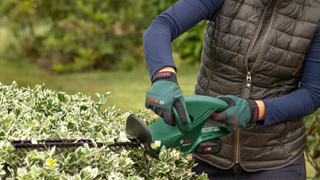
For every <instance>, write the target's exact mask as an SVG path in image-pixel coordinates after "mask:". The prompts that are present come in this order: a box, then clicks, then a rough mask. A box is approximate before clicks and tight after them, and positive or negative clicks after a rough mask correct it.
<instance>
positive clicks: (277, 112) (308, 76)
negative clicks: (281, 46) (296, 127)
mask: <svg viewBox="0 0 320 180" xmlns="http://www.w3.org/2000/svg"><path fill="white" fill-rule="evenodd" d="M263 102H264V104H265V108H266V116H265V120H264V122H263V121H262V122H258V125H259V126H268V125H270V124H274V123H277V122H281V121H288V120H292V119H296V118H301V117H304V116H307V115H309V114H311V113H313V112H314V111H316V110H317V109H318V108H319V107H320V27H319V29H318V32H317V34H316V36H315V38H314V40H313V42H312V44H311V46H310V49H309V52H308V54H307V56H306V61H305V63H304V67H303V71H302V77H301V84H300V87H299V89H297V90H296V91H293V92H291V93H289V94H287V95H285V96H282V97H279V98H273V99H268V100H263Z"/></svg>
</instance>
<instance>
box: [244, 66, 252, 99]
mask: <svg viewBox="0 0 320 180" xmlns="http://www.w3.org/2000/svg"><path fill="white" fill-rule="evenodd" d="M250 90H251V74H250V72H248V74H247V79H246V83H245V85H244V87H243V98H244V99H249V96H250Z"/></svg>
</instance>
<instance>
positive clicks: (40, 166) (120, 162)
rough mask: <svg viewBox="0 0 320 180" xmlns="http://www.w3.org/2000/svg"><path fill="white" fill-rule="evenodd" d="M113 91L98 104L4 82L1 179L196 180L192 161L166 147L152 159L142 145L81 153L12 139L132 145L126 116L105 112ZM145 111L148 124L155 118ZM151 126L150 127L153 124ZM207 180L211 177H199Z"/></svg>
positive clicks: (0, 100) (142, 115)
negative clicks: (22, 147)
mask: <svg viewBox="0 0 320 180" xmlns="http://www.w3.org/2000/svg"><path fill="white" fill-rule="evenodd" d="M108 95H109V93H105V94H97V96H98V98H99V99H100V100H99V101H98V102H95V101H92V100H91V99H90V97H87V96H85V95H83V94H82V93H77V94H75V95H68V94H66V93H64V92H58V93H55V92H54V91H52V90H49V89H46V88H45V87H44V86H42V85H36V86H35V87H34V88H33V89H31V88H18V85H17V84H16V83H15V82H13V83H12V84H11V85H9V86H6V85H3V84H0V127H1V128H0V178H1V179H20V180H23V179H39V180H40V179H59V180H67V179H68V180H69V179H74V180H85V179H88V180H89V179H90V180H91V179H132V180H133V179H192V176H193V174H192V173H189V172H188V169H189V168H191V167H193V166H194V162H193V160H188V157H187V156H186V155H183V154H182V153H180V151H179V150H178V149H176V150H174V149H166V148H163V149H162V150H161V153H160V154H159V157H160V158H159V159H153V158H151V157H150V156H148V155H147V154H146V153H145V152H144V150H143V147H140V148H134V149H125V150H121V149H118V150H112V151H111V150H110V149H108V148H104V147H102V148H90V147H89V146H88V145H86V144H85V145H84V147H79V148H77V149H76V150H58V149H55V148H52V149H49V150H47V151H36V150H33V151H29V152H27V151H19V150H17V149H15V148H13V147H12V146H11V145H10V142H9V141H10V140H19V139H21V140H26V139H28V140H29V139H30V140H32V142H34V143H37V140H41V139H66V138H67V139H82V138H85V139H95V140H97V141H98V142H102V143H105V145H108V144H110V143H113V139H114V138H116V139H118V140H119V141H127V140H128V139H127V138H128V137H127V135H126V133H125V125H124V124H125V120H126V117H127V116H128V115H129V114H130V113H124V114H121V113H119V112H118V111H116V110H114V109H112V108H107V109H105V110H103V109H102V106H103V104H104V103H105V102H106V101H107V97H108ZM148 113H149V112H148V111H146V110H140V111H139V112H138V113H137V116H138V117H140V118H142V119H143V120H144V121H146V122H152V121H154V120H155V117H153V116H149V117H147V115H148ZM148 124H149V123H148ZM8 140H9V141H8ZM197 178H198V179H206V175H205V174H202V175H200V176H197Z"/></svg>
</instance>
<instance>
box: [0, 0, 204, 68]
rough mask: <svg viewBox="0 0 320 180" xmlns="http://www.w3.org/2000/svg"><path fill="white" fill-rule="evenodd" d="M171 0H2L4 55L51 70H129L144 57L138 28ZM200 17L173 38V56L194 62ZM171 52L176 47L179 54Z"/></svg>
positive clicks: (198, 49)
mask: <svg viewBox="0 0 320 180" xmlns="http://www.w3.org/2000/svg"><path fill="white" fill-rule="evenodd" d="M173 2H175V0H150V1H143V0H122V1H114V0H104V1H100V0H63V1H62V0H45V1H42V0H22V1H16V0H6V1H0V15H2V17H6V21H5V23H4V25H5V27H6V28H8V31H10V32H12V33H13V35H14V37H15V41H14V43H11V44H9V45H8V46H7V47H6V49H5V51H4V52H5V53H4V55H3V56H4V57H5V58H6V59H8V60H11V61H16V62H19V61H21V60H26V59H27V60H30V61H31V62H33V63H35V64H37V65H38V66H39V67H41V68H42V69H45V70H47V71H50V72H58V73H66V72H78V71H92V70H95V69H104V70H110V69H125V70H130V69H132V68H134V67H136V66H139V65H140V64H143V65H145V63H144V54H143V48H142V34H143V33H144V30H145V29H146V28H147V27H148V26H149V24H150V23H151V21H152V19H154V18H155V17H156V16H157V15H158V14H160V13H161V12H162V11H164V10H165V9H167V8H168V7H170V6H171V5H172V3H173ZM204 28H205V22H201V23H200V24H199V25H197V26H196V27H194V28H192V29H191V30H190V31H188V32H186V33H184V34H183V35H182V36H181V37H179V38H178V39H176V40H175V41H174V43H173V51H174V52H175V53H174V57H175V61H176V62H177V63H178V61H180V62H183V63H184V62H186V63H189V64H191V63H198V62H199V60H200V54H201V49H202V38H203V31H204ZM176 52H178V55H175V54H177V53H176Z"/></svg>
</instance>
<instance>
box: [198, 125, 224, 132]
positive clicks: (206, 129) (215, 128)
mask: <svg viewBox="0 0 320 180" xmlns="http://www.w3.org/2000/svg"><path fill="white" fill-rule="evenodd" d="M216 131H220V129H219V128H218V127H215V126H211V127H204V128H202V129H201V132H202V133H210V132H216Z"/></svg>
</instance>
